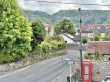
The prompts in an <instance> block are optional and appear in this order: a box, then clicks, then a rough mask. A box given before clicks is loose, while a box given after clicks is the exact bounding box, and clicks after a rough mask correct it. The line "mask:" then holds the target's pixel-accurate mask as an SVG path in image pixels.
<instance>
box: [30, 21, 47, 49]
mask: <svg viewBox="0 0 110 82" xmlns="http://www.w3.org/2000/svg"><path fill="white" fill-rule="evenodd" d="M31 27H32V31H33V36H32V39H33V41H32V42H31V46H32V50H34V49H35V48H36V46H37V45H38V44H40V43H41V42H42V41H44V38H45V36H46V31H45V26H44V24H43V23H42V22H41V21H39V20H36V21H33V22H32V25H31Z"/></svg>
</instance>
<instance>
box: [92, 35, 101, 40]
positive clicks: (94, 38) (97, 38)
mask: <svg viewBox="0 0 110 82" xmlns="http://www.w3.org/2000/svg"><path fill="white" fill-rule="evenodd" d="M90 40H91V41H100V37H99V36H98V35H94V36H92V37H91V38H90Z"/></svg>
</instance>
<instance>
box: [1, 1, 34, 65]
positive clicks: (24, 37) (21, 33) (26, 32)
mask: <svg viewBox="0 0 110 82" xmlns="http://www.w3.org/2000/svg"><path fill="white" fill-rule="evenodd" d="M22 15H23V14H22V9H21V8H19V7H18V4H17V1H16V0H0V63H3V62H11V61H14V60H15V59H19V58H23V57H26V56H27V54H28V52H29V51H30V50H31V46H30V42H31V40H32V39H31V35H32V30H31V27H30V23H29V22H28V20H27V19H26V18H24V17H23V16H22Z"/></svg>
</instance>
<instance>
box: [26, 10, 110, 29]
mask: <svg viewBox="0 0 110 82" xmlns="http://www.w3.org/2000/svg"><path fill="white" fill-rule="evenodd" d="M24 15H25V16H26V17H28V18H29V19H30V20H35V19H40V20H42V21H43V22H44V23H50V24H56V23H57V22H58V21H59V20H61V19H62V18H63V17H67V18H70V19H71V20H72V21H73V22H74V23H75V25H76V26H77V27H79V12H78V11H77V10H60V11H59V12H57V13H54V14H53V15H49V14H47V13H46V12H41V11H29V10H24ZM80 15H81V18H82V21H83V25H87V24H94V21H93V19H95V23H96V24H110V11H108V10H103V11H102V10H81V12H80Z"/></svg>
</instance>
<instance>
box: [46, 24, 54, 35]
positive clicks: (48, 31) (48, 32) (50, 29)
mask: <svg viewBox="0 0 110 82" xmlns="http://www.w3.org/2000/svg"><path fill="white" fill-rule="evenodd" d="M45 30H46V37H49V36H53V33H54V32H53V27H52V25H50V24H45Z"/></svg>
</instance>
